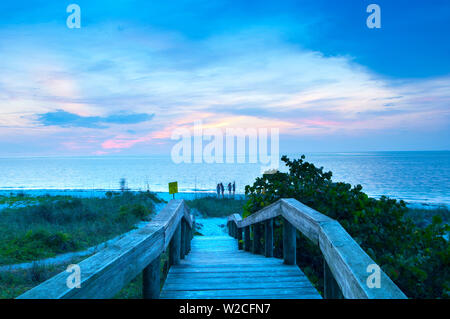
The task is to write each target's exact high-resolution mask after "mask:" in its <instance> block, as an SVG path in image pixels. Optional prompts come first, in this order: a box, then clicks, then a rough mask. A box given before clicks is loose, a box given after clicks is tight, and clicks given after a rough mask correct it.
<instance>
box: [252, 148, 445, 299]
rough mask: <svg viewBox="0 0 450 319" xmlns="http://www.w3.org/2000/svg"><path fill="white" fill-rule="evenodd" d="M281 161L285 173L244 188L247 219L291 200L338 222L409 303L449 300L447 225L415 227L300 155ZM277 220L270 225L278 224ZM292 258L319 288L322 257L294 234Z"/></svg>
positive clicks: (398, 211)
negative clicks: (284, 167)
mask: <svg viewBox="0 0 450 319" xmlns="http://www.w3.org/2000/svg"><path fill="white" fill-rule="evenodd" d="M281 159H282V161H283V162H284V163H285V164H286V166H287V167H288V169H289V172H288V173H281V172H277V173H275V174H264V175H263V176H262V177H258V178H257V179H256V181H255V182H254V184H253V185H252V186H250V185H247V186H246V188H245V192H246V195H247V196H248V198H249V200H248V202H247V203H246V205H245V207H244V215H245V216H248V215H250V214H252V213H254V212H256V211H258V210H260V209H261V208H262V207H265V206H267V205H269V204H271V203H273V202H275V201H277V200H278V199H280V198H295V199H297V200H299V201H301V202H302V203H304V204H305V205H308V206H310V207H312V208H314V209H316V210H317V211H319V212H321V213H323V214H325V215H327V216H329V217H331V218H333V219H336V220H337V221H339V223H340V224H341V225H342V226H343V227H344V228H345V229H346V230H347V232H348V233H349V234H350V235H351V236H352V237H353V238H354V239H355V241H356V242H357V243H358V244H359V245H360V246H361V247H362V248H363V249H364V251H366V252H367V254H369V256H370V257H371V258H372V259H373V260H375V262H376V263H377V264H378V265H380V266H381V268H382V269H383V270H384V271H385V272H386V273H387V275H388V276H389V277H390V278H391V279H392V280H393V281H394V282H395V283H396V284H397V285H398V286H399V287H400V289H402V291H403V292H404V293H405V294H406V295H407V296H408V297H410V298H449V296H450V295H449V291H450V275H449V271H448V270H449V256H450V248H449V245H448V241H447V240H446V239H445V234H446V233H447V232H448V231H449V225H448V224H444V223H442V220H441V219H440V218H439V217H438V216H435V217H434V218H433V222H432V224H431V225H429V226H427V227H425V228H421V227H419V226H417V225H416V224H415V223H414V222H413V221H412V220H411V219H410V218H409V217H406V215H405V214H406V213H407V211H408V208H407V207H406V205H405V203H404V202H403V201H397V200H395V199H390V198H387V197H384V196H383V197H381V198H380V199H374V198H370V197H369V196H367V195H366V194H365V193H364V192H363V191H362V187H361V185H356V186H354V187H352V186H351V185H350V184H347V183H342V182H333V181H332V179H331V177H332V173H331V172H324V171H323V168H317V167H316V166H314V164H312V163H308V162H306V161H304V159H305V156H304V155H303V156H301V158H299V159H294V160H290V159H289V158H287V157H286V156H283V157H282V158H281ZM279 224H280V221H277V222H276V225H279ZM275 243H276V248H275V251H276V252H277V251H278V252H279V253H281V251H282V250H281V249H280V246H281V245H282V240H281V235H280V234H279V230H278V233H277V231H276V232H275ZM297 245H298V246H297V247H298V249H297V250H298V251H297V256H298V257H297V259H298V263H299V265H301V266H306V267H307V268H306V269H304V270H305V273H307V274H308V275H309V276H310V278H311V277H312V278H313V281H315V283H316V284H317V285H318V287H319V289H320V288H321V285H322V282H323V274H322V262H323V261H322V257H321V254H320V251H319V250H318V248H317V247H315V246H314V245H312V244H311V243H310V242H309V241H308V240H307V239H306V238H305V237H303V236H302V235H298V238H297Z"/></svg>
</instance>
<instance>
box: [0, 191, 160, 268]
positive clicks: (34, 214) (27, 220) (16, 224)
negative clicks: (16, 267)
mask: <svg viewBox="0 0 450 319" xmlns="http://www.w3.org/2000/svg"><path fill="white" fill-rule="evenodd" d="M13 201H17V200H16V199H13ZM30 201H32V202H33V203H34V204H33V205H29V206H26V207H17V208H6V209H4V210H2V211H1V212H0V217H1V218H0V265H8V264H15V263H22V262H29V261H35V260H39V259H44V258H49V257H54V256H56V255H58V254H62V253H67V252H75V251H80V250H84V249H86V248H89V247H91V246H95V245H97V244H100V243H102V242H104V241H106V240H109V239H111V238H114V237H115V236H117V235H120V234H123V233H125V232H127V231H129V230H131V229H133V228H135V225H136V223H138V222H139V221H141V220H149V219H150V218H151V216H152V214H153V213H154V203H155V202H159V199H158V198H157V197H156V196H155V195H154V194H153V193H150V192H139V193H132V192H120V193H119V192H117V193H113V192H108V193H107V194H106V196H105V197H104V198H75V197H70V196H64V197H60V196H42V197H39V198H37V199H36V198H33V199H30Z"/></svg>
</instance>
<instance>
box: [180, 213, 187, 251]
mask: <svg viewBox="0 0 450 319" xmlns="http://www.w3.org/2000/svg"><path fill="white" fill-rule="evenodd" d="M180 226H181V238H180V244H181V246H180V259H184V256H185V255H186V222H185V221H184V218H182V219H181V220H180Z"/></svg>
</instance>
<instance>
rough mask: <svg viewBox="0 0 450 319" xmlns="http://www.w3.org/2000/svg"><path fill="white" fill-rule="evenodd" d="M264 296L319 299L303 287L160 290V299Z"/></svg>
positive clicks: (256, 297)
mask: <svg viewBox="0 0 450 319" xmlns="http://www.w3.org/2000/svg"><path fill="white" fill-rule="evenodd" d="M265 296H271V298H273V296H276V297H277V299H283V297H284V296H289V297H290V298H292V297H293V296H295V297H296V299H301V298H305V299H321V298H320V295H319V294H318V293H317V291H314V290H311V289H305V288H289V289H283V288H271V289H234V290H211V291H201V290H200V291H165V290H163V291H162V292H161V298H162V299H237V298H245V299H247V298H248V299H265Z"/></svg>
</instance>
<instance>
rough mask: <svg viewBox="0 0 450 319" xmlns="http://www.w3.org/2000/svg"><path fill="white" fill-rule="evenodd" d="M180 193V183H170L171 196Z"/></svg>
mask: <svg viewBox="0 0 450 319" xmlns="http://www.w3.org/2000/svg"><path fill="white" fill-rule="evenodd" d="M175 193H178V182H172V183H169V194H175Z"/></svg>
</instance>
